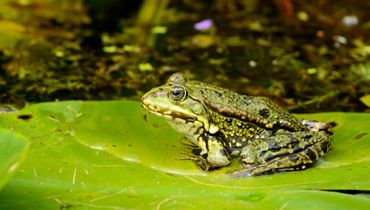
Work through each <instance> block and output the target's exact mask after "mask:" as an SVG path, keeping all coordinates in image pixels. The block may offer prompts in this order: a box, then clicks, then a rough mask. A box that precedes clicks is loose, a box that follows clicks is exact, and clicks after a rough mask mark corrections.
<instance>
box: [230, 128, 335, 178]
mask: <svg viewBox="0 0 370 210" xmlns="http://www.w3.org/2000/svg"><path fill="white" fill-rule="evenodd" d="M329 150H330V136H329V135H327V134H326V133H325V132H321V131H320V132H315V131H303V132H295V133H290V132H280V133H275V134H273V135H270V136H267V137H266V136H265V137H260V138H257V139H254V140H253V142H251V144H250V145H247V146H246V147H245V148H244V149H243V151H242V153H241V156H240V158H241V162H242V164H243V165H244V168H243V169H241V170H239V171H235V172H232V173H231V174H230V176H231V177H243V176H258V175H264V174H269V173H275V172H282V171H294V170H303V169H306V168H307V167H309V166H310V165H311V164H312V163H313V162H315V161H316V160H317V159H319V158H320V157H321V156H323V155H324V154H326V153H327V152H328V151H329Z"/></svg>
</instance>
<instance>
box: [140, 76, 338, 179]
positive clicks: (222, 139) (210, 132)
mask: <svg viewBox="0 0 370 210" xmlns="http://www.w3.org/2000/svg"><path fill="white" fill-rule="evenodd" d="M142 106H143V107H144V108H145V109H148V110H149V111H150V112H152V113H154V114H156V115H159V116H161V117H164V118H165V119H167V121H168V122H169V123H170V124H171V125H172V127H174V128H175V129H176V130H177V131H179V132H180V133H182V134H183V135H185V137H186V138H187V139H188V140H189V141H190V142H191V144H193V145H195V146H196V148H197V149H198V153H197V154H196V155H193V156H192V157H191V158H190V159H192V160H193V161H194V162H195V163H196V164H197V165H198V166H199V167H201V168H202V169H204V170H206V171H209V170H214V169H218V168H220V167H224V166H227V165H229V164H230V162H231V160H232V158H234V157H239V158H240V162H241V166H242V167H241V168H240V169H239V170H237V171H233V172H230V174H229V176H231V177H244V176H256V175H263V174H270V173H274V172H282V171H293V170H302V169H306V168H307V167H308V166H310V165H312V163H314V162H315V161H316V160H317V159H319V158H320V157H322V156H323V155H324V154H326V153H327V152H328V151H329V150H330V148H331V144H330V142H331V134H332V133H331V130H330V125H329V124H328V123H325V122H318V121H312V120H299V119H297V118H296V117H294V116H293V115H292V114H290V113H289V112H287V111H285V110H284V109H283V108H282V107H280V106H278V105H277V104H275V103H274V102H272V101H271V100H270V99H268V98H266V97H260V96H246V95H241V94H238V93H235V92H233V91H230V90H228V89H224V88H221V87H217V86H214V85H211V84H207V83H203V82H199V81H191V80H186V79H185V78H184V76H183V74H182V73H175V74H173V75H172V76H170V78H169V79H168V81H167V83H166V84H164V85H162V86H159V87H155V88H153V89H152V90H150V91H149V92H147V93H146V94H145V95H144V96H143V97H142Z"/></svg>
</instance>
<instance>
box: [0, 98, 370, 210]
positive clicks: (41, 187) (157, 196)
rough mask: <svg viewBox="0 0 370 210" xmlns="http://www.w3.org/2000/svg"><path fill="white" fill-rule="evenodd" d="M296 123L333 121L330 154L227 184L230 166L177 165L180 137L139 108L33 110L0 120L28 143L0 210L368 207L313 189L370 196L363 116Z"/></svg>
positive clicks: (110, 104)
mask: <svg viewBox="0 0 370 210" xmlns="http://www.w3.org/2000/svg"><path fill="white" fill-rule="evenodd" d="M24 116H28V117H24ZM299 117H304V118H309V119H317V120H325V121H334V122H336V123H337V126H336V127H335V134H334V140H333V143H332V144H333V149H332V151H330V152H329V153H328V154H327V155H326V156H325V157H324V158H323V159H322V160H321V161H318V163H316V164H315V165H314V166H313V167H312V168H309V169H307V170H305V171H297V172H289V173H279V174H274V175H267V176H259V177H246V178H241V179H231V178H228V177H227V175H226V174H225V172H227V171H229V170H232V169H236V168H238V167H240V166H239V164H238V162H237V161H235V162H234V163H233V165H232V166H230V167H226V168H224V169H221V170H217V171H214V172H211V173H205V172H203V171H201V170H200V169H198V168H196V167H195V166H194V164H193V163H192V162H191V161H189V160H182V158H184V157H187V155H186V154H183V153H184V152H185V153H186V152H189V151H187V149H186V146H184V145H183V144H182V143H181V141H182V140H183V137H182V136H181V135H179V134H178V133H176V132H175V131H174V130H173V129H172V128H170V127H169V126H168V125H167V123H166V122H165V121H164V120H163V119H161V118H158V117H156V116H153V115H151V114H148V113H147V112H146V111H144V110H142V108H140V104H139V103H138V102H134V101H125V100H122V101H101V102H80V101H69V102H57V103H42V104H36V105H32V106H29V107H27V108H26V109H23V110H21V111H19V112H16V113H10V114H4V115H3V117H2V118H0V125H2V126H3V127H6V128H12V130H13V131H14V132H18V133H22V134H24V135H27V136H28V137H29V138H30V139H31V140H32V144H31V149H30V152H29V156H28V158H27V160H26V162H25V163H24V164H23V165H22V167H21V170H20V171H19V173H17V174H16V175H15V176H14V177H13V178H12V179H11V180H10V181H9V183H8V185H7V186H6V187H5V188H4V189H3V190H2V191H1V192H0V209H24V208H32V209H55V208H77V207H83V208H97V209H107V208H108V209H119V208H124V209H125V208H135V209H148V208H149V209H153V208H155V209H160V208H165V209H167V208H181V209H199V208H212V209H222V208H230V207H232V208H236V209H245V208H248V209H278V208H296V209H301V208H308V207H315V208H321V209H327V208H333V209H337V208H343V209H344V208H356V207H362V208H365V207H368V208H369V207H370V199H368V198H364V197H360V196H355V195H345V194H342V193H337V192H322V191H317V190H360V191H362V190H369V189H370V180H369V175H368V171H369V165H370V158H369V156H368V154H369V152H370V151H369V150H370V141H369V140H370V135H368V132H369V130H370V129H369V128H370V125H368V124H367V123H364V122H367V121H369V120H370V114H365V113H363V114H360V113H325V114H309V115H300V116H299Z"/></svg>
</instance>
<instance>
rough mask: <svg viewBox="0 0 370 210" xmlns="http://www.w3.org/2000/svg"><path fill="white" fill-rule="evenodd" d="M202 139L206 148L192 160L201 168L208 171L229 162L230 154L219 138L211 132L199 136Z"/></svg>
mask: <svg viewBox="0 0 370 210" xmlns="http://www.w3.org/2000/svg"><path fill="white" fill-rule="evenodd" d="M200 141H204V142H205V144H206V148H205V149H203V150H202V151H201V153H200V155H199V156H198V157H197V158H195V159H193V161H194V162H195V163H196V164H197V165H198V166H199V167H201V168H202V169H203V170H206V171H209V170H213V169H216V168H220V167H223V166H227V165H229V164H230V159H231V157H230V155H229V152H228V151H227V149H226V148H225V147H224V145H223V144H222V141H220V138H219V137H217V136H214V135H211V134H207V133H206V134H204V135H202V136H201V137H200Z"/></svg>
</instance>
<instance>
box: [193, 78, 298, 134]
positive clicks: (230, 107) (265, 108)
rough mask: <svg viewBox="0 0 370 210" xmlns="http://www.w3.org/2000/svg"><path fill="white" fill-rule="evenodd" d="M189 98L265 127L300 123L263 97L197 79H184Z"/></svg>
mask: <svg viewBox="0 0 370 210" xmlns="http://www.w3.org/2000/svg"><path fill="white" fill-rule="evenodd" d="M186 86H187V89H188V90H189V95H190V97H193V98H194V99H196V100H198V101H201V102H202V103H204V104H205V105H206V106H207V107H208V108H210V109H212V110H213V111H215V112H218V113H221V114H223V115H225V116H229V117H234V118H237V119H240V120H242V121H248V122H254V123H256V124H258V125H259V126H262V127H264V128H266V129H272V130H275V129H286V130H289V131H298V130H301V129H303V127H304V126H303V125H302V123H300V122H299V121H298V120H297V118H295V117H294V116H293V115H292V114H290V113H289V112H287V111H286V110H284V109H283V108H281V107H280V106H278V105H277V104H275V103H274V102H272V101H271V100H270V99H268V98H266V97H260V96H246V95H241V94H238V93H235V92H233V91H230V90H228V89H224V88H220V87H217V86H214V85H210V84H207V83H203V82H199V81H188V82H186Z"/></svg>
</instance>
